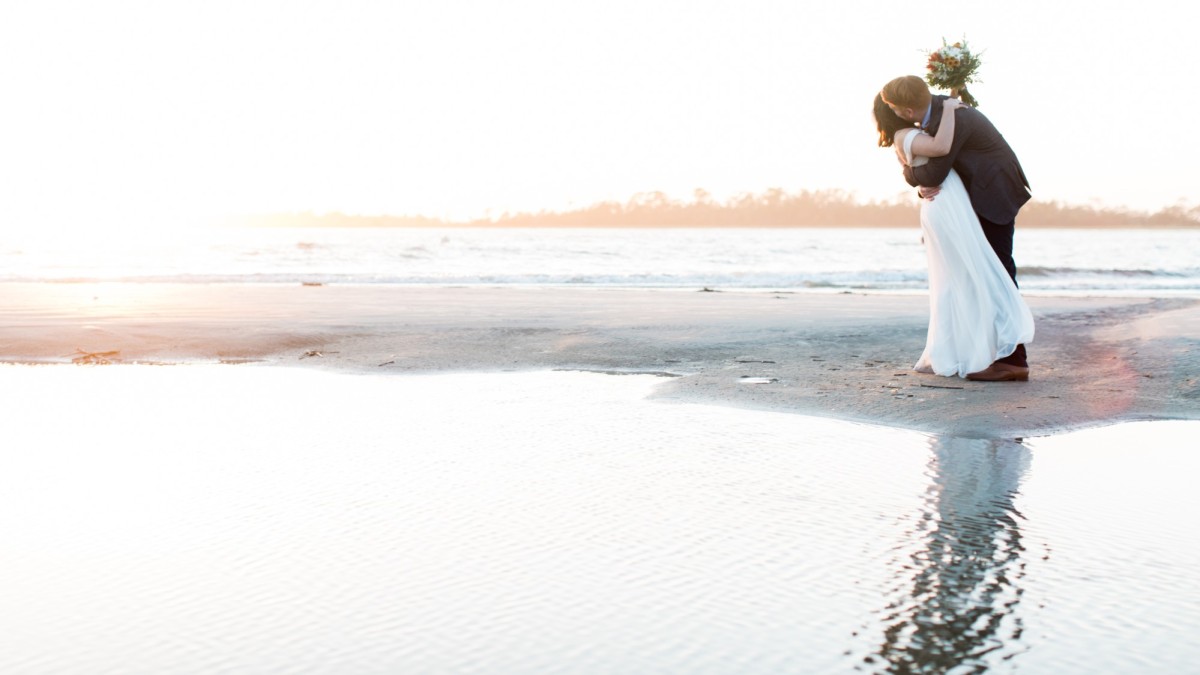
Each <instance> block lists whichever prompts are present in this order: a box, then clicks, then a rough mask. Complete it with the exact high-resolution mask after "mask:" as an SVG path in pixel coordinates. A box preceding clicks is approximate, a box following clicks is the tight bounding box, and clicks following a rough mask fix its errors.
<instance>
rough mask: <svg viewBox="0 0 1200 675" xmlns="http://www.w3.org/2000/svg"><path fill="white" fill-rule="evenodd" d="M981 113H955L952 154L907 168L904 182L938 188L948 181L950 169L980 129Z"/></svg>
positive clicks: (966, 111) (971, 111)
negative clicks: (972, 136)
mask: <svg viewBox="0 0 1200 675" xmlns="http://www.w3.org/2000/svg"><path fill="white" fill-rule="evenodd" d="M978 121H979V111H977V110H975V109H974V108H958V109H956V110H955V111H954V142H953V143H952V144H951V145H950V152H948V153H946V154H945V155H943V156H941V157H930V158H929V161H928V162H927V163H925V164H922V165H921V166H905V167H904V180H906V181H908V184H909V185H911V186H913V187H918V186H924V187H937V186H939V185H941V184H942V183H944V182H945V181H946V176H949V175H950V169H951V168H953V167H954V162H955V160H957V159H958V153H959V152H961V151H962V149H963V146H965V145H966V144H967V142H968V141H969V140H970V139H971V135H972V134H973V133H975V131H976V130H977V129H978V128H979V125H978Z"/></svg>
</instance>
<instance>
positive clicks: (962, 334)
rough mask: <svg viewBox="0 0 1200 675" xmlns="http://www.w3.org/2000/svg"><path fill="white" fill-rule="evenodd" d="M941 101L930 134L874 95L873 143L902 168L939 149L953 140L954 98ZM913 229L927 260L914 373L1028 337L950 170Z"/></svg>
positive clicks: (943, 369)
mask: <svg viewBox="0 0 1200 675" xmlns="http://www.w3.org/2000/svg"><path fill="white" fill-rule="evenodd" d="M943 105H944V106H945V110H944V111H943V115H942V123H941V126H940V128H938V130H937V133H936V134H935V135H933V136H930V135H928V134H926V133H924V132H923V131H921V130H920V129H917V128H916V127H914V126H913V125H912V124H911V123H910V122H906V121H905V120H903V119H901V118H900V117H899V116H898V115H896V113H895V112H893V111H892V109H891V108H889V107H888V105H887V103H884V101H883V98H882V97H881V96H879V95H878V94H876V95H875V123H876V126H877V128H878V130H879V145H880V146H881V147H893V146H894V147H895V148H896V154H897V155H898V156H899V158H900V161H901V162H902V163H904V164H906V165H909V166H920V165H921V164H924V163H925V162H927V161H928V160H929V158H930V157H941V156H944V155H946V154H947V153H949V151H950V146H951V144H952V142H953V140H954V117H955V115H954V112H953V109H954V108H957V107H960V106H961V105H962V104H961V103H960V102H959V101H957V100H956V99H953V98H949V99H946V100H945V101H944V103H943ZM921 232H922V234H923V235H924V237H923V238H924V241H925V253H926V257H927V258H928V261H929V332H928V334H927V335H926V338H925V351H924V352H923V353H922V354H921V358H920V359H918V360H917V363H916V366H914V368H915V369H916V370H917V372H921V373H936V374H937V375H945V376H950V375H958V376H959V377H964V378H965V377H966V376H967V375H969V374H971V373H977V372H979V371H982V370H984V369H986V368H987V367H988V366H989V365H991V364H992V362H994V361H996V360H998V359H1002V358H1004V357H1006V356H1009V355H1010V354H1012V353H1013V352H1014V351H1015V350H1016V348H1017V345H1019V344H1025V343H1028V342H1031V341H1032V340H1033V314H1032V313H1031V312H1030V311H1029V306H1028V305H1026V304H1025V301H1024V300H1023V299H1022V298H1021V294H1020V293H1019V292H1018V291H1017V287H1016V285H1014V284H1013V282H1012V279H1011V278H1010V277H1009V275H1008V272H1007V271H1005V269H1004V266H1003V265H1001V264H1000V260H999V259H998V258H997V257H996V254H995V253H994V252H993V251H992V248H991V246H990V245H989V244H988V242H987V239H986V238H985V237H984V235H983V230H982V229H981V227H980V225H979V217H978V216H976V215H975V211H974V210H973V209H972V208H971V200H970V197H968V196H967V190H966V188H965V187H964V186H963V182H962V179H961V178H960V177H959V176H958V173H957V172H955V171H953V170H951V171H950V174H949V175H948V176H947V177H946V180H945V182H944V183H943V184H942V186H941V192H939V193H938V194H937V196H936V197H934V198H932V199H922V200H921ZM1027 378H1028V375H1027V374H1026V375H1024V377H1022V378H1020V379H1027Z"/></svg>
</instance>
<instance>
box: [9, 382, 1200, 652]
mask: <svg viewBox="0 0 1200 675" xmlns="http://www.w3.org/2000/svg"><path fill="white" fill-rule="evenodd" d="M0 382H3V387H0V412H2V414H3V415H4V419H5V425H4V428H5V441H4V443H3V444H2V445H0V536H2V537H3V542H4V544H3V550H4V555H3V559H4V570H5V573H4V574H3V575H0V597H2V598H3V599H4V602H3V604H4V610H3V612H0V634H2V635H4V648H3V649H0V672H6V673H38V674H41V673H63V674H74V673H79V674H87V675H95V674H98V673H206V674H207V673H268V672H269V673H356V674H358V673H547V672H567V673H617V672H621V673H645V672H679V673H683V672H686V673H733V672H736V673H779V672H805V673H820V672H830V673H840V672H853V671H856V670H858V671H863V672H912V671H922V672H950V671H953V672H960V671H961V672H979V671H982V670H985V669H986V670H989V671H993V672H1056V673H1057V672H1061V673H1093V672H1184V671H1189V670H1194V669H1195V667H1196V664H1197V663H1198V662H1200V646H1198V644H1197V642H1196V641H1195V640H1194V639H1193V637H1194V635H1193V633H1194V627H1195V626H1196V625H1198V623H1200V589H1198V587H1197V585H1196V584H1194V583H1192V582H1191V580H1192V579H1193V577H1194V571H1195V569H1196V568H1197V566H1198V565H1200V544H1198V543H1197V539H1196V538H1195V537H1194V536H1193V534H1192V532H1193V530H1194V523H1195V521H1196V518H1197V516H1200V492H1197V491H1196V490H1195V489H1194V486H1193V480H1194V476H1195V475H1196V470H1197V468H1198V467H1200V459H1198V457H1197V454H1196V452H1195V449H1194V443H1191V442H1189V439H1194V438H1195V437H1196V432H1197V431H1198V430H1200V429H1198V428H1197V423H1194V422H1178V423H1171V422H1157V423H1152V424H1148V423H1139V424H1123V425H1118V426H1112V427H1106V428H1103V429H1096V430H1091V431H1081V432H1077V433H1072V434H1065V435H1062V436H1055V437H1046V438H1029V439H1004V440H978V439H961V438H946V437H937V436H930V435H926V434H921V433H917V432H910V431H904V430H896V429H889V428H884V427H874V426H867V425H861V424H851V423H845V422H839V421H833V420H826V419H819V418H810V417H803V416H797V415H790V414H781V413H772V412H763V411H750V410H738V409H733V408H723V407H714V406H704V405H693V404H680V403H664V402H657V401H651V400H647V398H646V397H647V395H648V394H649V393H650V392H651V391H652V390H653V388H654V387H655V386H656V384H657V383H659V382H661V380H660V379H658V378H656V377H653V376H649V375H627V376H610V375H600V374H592V373H564V372H526V373H474V374H448V375H433V376H384V375H374V376H369V375H347V374H334V373H327V372H319V371H309V370H298V369H286V368H279V367H260V366H245V365H243V366H216V365H206V366H172V367H161V366H159V367H155V366H111V367H71V366H15V365H8V366H0Z"/></svg>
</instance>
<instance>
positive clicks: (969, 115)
mask: <svg viewBox="0 0 1200 675" xmlns="http://www.w3.org/2000/svg"><path fill="white" fill-rule="evenodd" d="M944 100H946V97H945V96H934V97H933V104H932V106H931V109H930V114H929V124H928V125H926V127H925V131H926V133H928V134H930V135H933V134H936V133H937V130H938V127H939V126H941V123H942V111H943V110H944V108H943V107H942V101H944ZM956 112H957V116H956V117H955V118H954V143H953V144H952V145H951V146H950V152H949V153H948V154H946V155H945V156H943V157H931V158H930V159H929V163H927V164H924V165H922V166H906V167H905V168H904V179H905V180H907V181H908V184H909V185H912V186H913V187H916V186H918V185H924V186H927V187H936V186H938V185H941V184H942V183H943V182H944V181H945V180H946V175H947V174H949V173H950V169H951V168H952V167H953V168H954V170H955V171H957V172H958V176H959V178H962V182H963V185H964V186H966V188H967V194H968V195H969V196H970V198H971V207H972V208H974V209H975V214H976V215H977V216H979V223H980V225H982V226H983V233H984V235H985V236H987V240H988V243H990V244H991V245H992V250H994V251H995V252H996V256H997V257H999V258H1000V262H1001V263H1003V264H1004V269H1006V270H1008V275H1009V276H1011V277H1012V279H1013V283H1016V281H1017V266H1016V264H1015V263H1014V262H1013V259H1012V238H1013V226H1014V224H1015V222H1016V219H1017V211H1019V210H1020V209H1021V206H1022V205H1023V204H1024V203H1025V202H1027V201H1029V181H1028V180H1027V179H1026V178H1025V172H1024V171H1023V170H1022V169H1021V163H1020V162H1018V161H1017V155H1016V154H1015V153H1014V152H1013V151H1012V148H1010V147H1008V143H1007V142H1006V141H1005V140H1004V137H1003V136H1001V135H1000V132H999V131H997V130H996V127H994V126H992V123H991V122H990V121H988V118H986V117H984V116H983V114H982V113H980V112H979V111H978V110H976V109H975V108H959V109H957V111H956Z"/></svg>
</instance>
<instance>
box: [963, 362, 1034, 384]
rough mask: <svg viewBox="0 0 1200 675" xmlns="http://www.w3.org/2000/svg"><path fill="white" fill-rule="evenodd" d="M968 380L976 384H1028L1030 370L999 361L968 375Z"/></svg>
mask: <svg viewBox="0 0 1200 675" xmlns="http://www.w3.org/2000/svg"><path fill="white" fill-rule="evenodd" d="M967 379H968V380H972V381H974V382H1028V381H1029V368H1026V367H1023V366H1012V365H1009V364H1007V363H1000V362H999V361H997V362H995V363H993V364H992V365H990V366H988V367H987V368H984V369H983V370H981V371H979V372H978V373H968V374H967Z"/></svg>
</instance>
